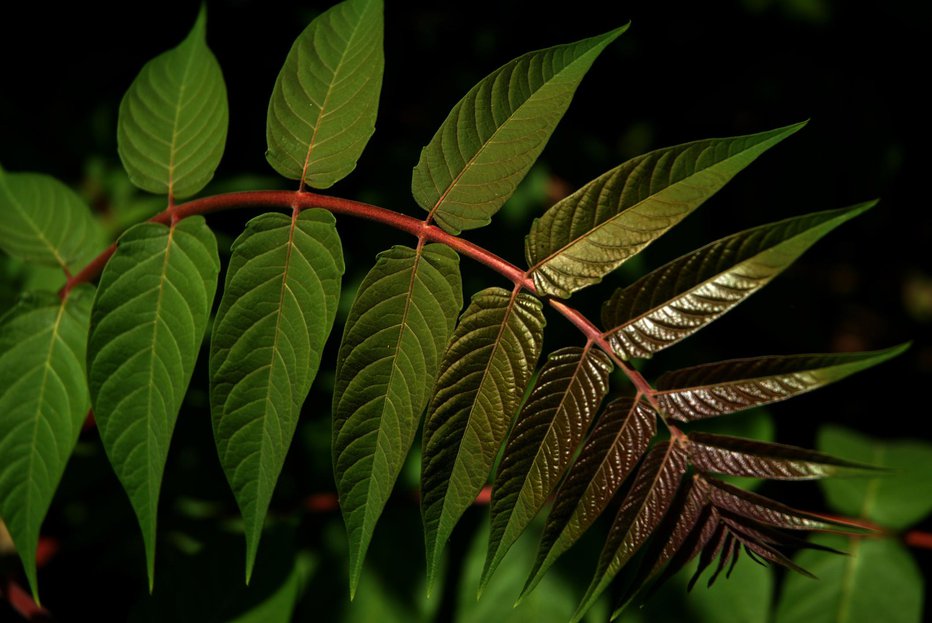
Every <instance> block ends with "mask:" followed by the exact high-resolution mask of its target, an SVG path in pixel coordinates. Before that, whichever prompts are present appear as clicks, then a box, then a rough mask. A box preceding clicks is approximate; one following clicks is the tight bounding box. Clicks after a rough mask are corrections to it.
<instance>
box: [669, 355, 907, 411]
mask: <svg viewBox="0 0 932 623" xmlns="http://www.w3.org/2000/svg"><path fill="white" fill-rule="evenodd" d="M907 348H909V344H902V345H900V346H894V347H892V348H887V349H885V350H876V351H869V352H863V353H839V354H832V353H827V354H817V355H788V356H776V357H754V358H750V359H731V360H728V361H719V362H716V363H707V364H703V365H699V366H694V367H692V368H684V369H682V370H676V371H674V372H667V373H665V374H663V375H662V376H660V378H658V379H657V384H656V387H657V389H658V392H657V394H656V398H657V402H658V403H659V404H660V408H661V409H662V411H663V414H664V415H665V416H667V417H672V418H673V419H675V420H681V421H683V422H688V421H691V420H701V419H704V418H709V417H715V416H718V415H725V414H727V413H734V412H735V411H742V410H744V409H750V408H751V407H757V406H760V405H765V404H769V403H771V402H778V401H780V400H786V399H787V398H792V397H793V396H796V395H798V394H802V393H804V392H808V391H812V390H814V389H818V388H819V387H822V386H824V385H828V384H829V383H833V382H835V381H839V380H841V379H843V378H845V377H846V376H848V375H851V374H854V373H855V372H860V371H861V370H866V369H867V368H870V367H872V366H875V365H877V364H878V363H882V362H884V361H886V360H888V359H890V358H892V357H896V356H897V355H899V354H900V353H902V352H903V351H905V350H906V349H907Z"/></svg>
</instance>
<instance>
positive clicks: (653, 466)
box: [573, 441, 686, 623]
mask: <svg viewBox="0 0 932 623" xmlns="http://www.w3.org/2000/svg"><path fill="white" fill-rule="evenodd" d="M685 472H686V452H685V451H684V450H683V448H682V447H680V445H679V443H678V442H677V441H665V442H663V443H661V444H658V445H657V446H655V447H654V448H653V449H652V450H651V451H650V453H649V454H648V455H647V456H646V457H645V458H644V462H643V463H642V464H641V467H640V468H639V469H638V473H637V475H636V476H635V478H634V483H633V484H632V485H631V490H630V491H629V492H628V495H627V496H626V497H625V499H624V501H623V502H622V503H621V508H620V509H618V515H617V516H616V517H615V522H614V523H613V524H612V527H611V528H610V529H609V532H608V539H607V540H606V541H605V546H604V547H603V548H602V554H601V555H600V556H599V564H598V567H597V568H596V572H595V576H594V577H593V579H592V583H591V584H590V585H589V588H588V589H587V590H586V594H585V595H584V596H583V598H582V601H581V603H580V605H579V608H577V610H576V614H575V615H573V621H574V623H575V621H579V620H580V619H581V618H582V615H583V614H585V613H586V611H587V610H588V609H589V608H590V607H591V606H592V604H593V603H595V600H596V599H597V598H598V597H599V595H601V594H602V591H604V590H605V589H606V588H607V587H608V585H609V584H610V583H611V581H612V580H613V579H614V577H615V576H616V575H617V574H618V572H619V571H620V570H621V568H622V567H623V566H624V565H625V564H627V562H628V561H629V560H631V558H632V557H633V556H634V554H635V553H637V551H638V549H640V547H641V546H642V545H643V544H644V542H645V541H646V540H647V538H648V537H649V536H650V535H651V533H653V531H654V530H655V529H656V528H657V526H658V525H659V524H660V521H661V520H662V519H663V517H664V515H666V513H667V509H668V508H669V507H670V504H671V503H672V502H673V500H674V498H675V497H676V492H677V490H678V489H679V486H680V480H682V477H683V474H684V473H685Z"/></svg>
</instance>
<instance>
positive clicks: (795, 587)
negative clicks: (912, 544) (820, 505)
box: [774, 534, 924, 623]
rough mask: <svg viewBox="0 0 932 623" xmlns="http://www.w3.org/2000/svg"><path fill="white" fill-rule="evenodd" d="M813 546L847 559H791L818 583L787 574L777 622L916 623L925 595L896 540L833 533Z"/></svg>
mask: <svg viewBox="0 0 932 623" xmlns="http://www.w3.org/2000/svg"><path fill="white" fill-rule="evenodd" d="M812 540H813V541H814V542H815V543H818V544H820V545H824V546H828V547H832V548H835V549H840V550H842V551H844V552H846V553H847V554H848V555H847V556H838V555H837V554H832V553H828V552H822V551H812V550H804V551H802V552H800V553H799V555H798V556H796V557H795V558H794V561H795V562H796V563H797V564H799V565H800V566H802V567H804V568H806V569H808V570H809V571H811V572H812V573H813V574H814V575H815V576H816V577H817V578H819V579H818V581H815V582H814V581H812V580H811V579H810V578H807V577H804V576H801V575H799V574H796V573H790V574H787V576H786V581H785V582H784V584H783V590H782V592H781V595H780V601H779V603H778V604H777V609H776V617H775V618H774V620H775V622H776V623H874V622H875V621H884V623H919V622H920V621H922V620H923V618H922V602H923V595H924V588H923V580H922V574H921V572H920V570H919V568H918V566H917V565H916V562H915V561H914V560H913V558H912V556H911V555H910V553H909V552H908V551H907V550H906V549H905V548H904V547H903V546H902V545H901V544H900V543H898V542H897V541H896V540H894V539H890V538H886V539H850V540H849V539H846V538H845V537H842V536H838V535H833V534H820V535H818V536H815V537H813V539H812Z"/></svg>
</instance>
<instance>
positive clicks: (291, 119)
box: [265, 0, 385, 188]
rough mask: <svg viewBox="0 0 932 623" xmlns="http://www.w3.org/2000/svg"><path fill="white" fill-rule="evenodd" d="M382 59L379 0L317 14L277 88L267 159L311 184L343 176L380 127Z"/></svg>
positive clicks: (351, 1) (353, 0) (350, 1)
mask: <svg viewBox="0 0 932 623" xmlns="http://www.w3.org/2000/svg"><path fill="white" fill-rule="evenodd" d="M384 66H385V56H384V54H383V52H382V2H381V0H347V1H346V2H341V3H339V4H337V5H335V6H334V7H332V8H331V9H330V10H328V11H325V12H324V13H322V14H321V15H320V16H318V17H317V18H316V19H314V20H313V21H312V22H311V23H310V24H309V25H308V26H307V28H305V29H304V31H303V32H302V33H301V34H300V35H299V36H298V38H297V40H295V42H294V45H292V46H291V50H290V51H289V52H288V57H287V58H286V59H285V65H284V66H283V67H282V70H281V72H279V74H278V79H277V80H276V81H275V88H274V89H273V90H272V98H271V100H270V101H269V114H268V124H267V126H266V140H267V141H268V144H269V149H268V151H267V152H266V154H265V157H266V159H267V160H268V161H269V164H271V165H272V167H273V168H274V169H275V170H276V171H278V172H279V173H281V174H282V175H284V176H285V177H287V178H290V179H295V180H301V182H302V185H303V184H305V183H306V184H307V185H308V186H312V187H314V188H329V187H330V186H332V185H333V184H334V183H335V182H338V181H340V180H341V179H343V178H344V177H346V176H347V175H348V174H349V173H350V172H351V171H352V170H353V169H355V168H356V161H357V160H359V156H360V154H362V150H363V149H364V148H365V146H366V143H367V142H369V138H370V137H371V136H372V134H373V132H375V118H376V113H377V112H378V108H379V91H380V90H381V88H382V71H383V68H384Z"/></svg>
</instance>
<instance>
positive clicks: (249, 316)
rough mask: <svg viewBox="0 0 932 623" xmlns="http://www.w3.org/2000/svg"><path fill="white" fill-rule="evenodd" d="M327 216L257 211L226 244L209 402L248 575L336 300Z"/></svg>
mask: <svg viewBox="0 0 932 623" xmlns="http://www.w3.org/2000/svg"><path fill="white" fill-rule="evenodd" d="M335 223H336V220H335V219H334V218H333V215H332V214H330V213H329V212H326V211H324V210H318V209H313V210H305V211H303V212H301V213H300V214H296V215H295V216H294V217H292V216H286V215H284V214H279V213H270V214H262V215H260V216H257V217H256V218H254V219H252V220H251V221H249V223H248V224H247V226H246V231H245V232H243V233H242V234H241V235H240V236H239V237H238V238H237V239H236V241H235V242H234V243H233V248H232V257H231V258H230V267H229V269H228V271H227V276H226V281H225V283H224V288H223V298H222V299H221V301H220V307H219V309H218V310H217V318H216V319H215V321H214V327H213V331H212V333H211V344H210V411H211V419H212V421H213V428H214V439H215V440H216V443H217V452H218V453H219V455H220V463H221V465H223V470H224V472H225V473H226V476H227V481H228V482H229V483H230V487H231V488H232V489H233V494H234V496H235V497H236V502H237V504H238V505H239V508H240V512H241V513H242V515H243V522H244V524H245V533H246V578H247V581H248V579H249V577H250V576H251V574H252V569H253V565H254V563H255V558H256V551H257V550H258V547H259V538H260V536H261V535H262V526H263V523H264V521H265V515H266V512H267V510H268V507H269V501H270V500H271V499H272V492H273V491H274V489H275V483H276V481H277V480H278V475H279V473H280V472H281V469H282V465H283V464H284V462H285V455H286V454H287V452H288V447H289V446H290V445H291V438H292V436H293V435H294V431H295V427H296V426H297V424H298V416H299V415H300V413H301V405H302V404H303V403H304V399H305V398H306V397H307V394H308V392H309V391H310V389H311V383H312V382H313V380H314V377H315V376H316V374H317V368H318V366H319V365H320V358H321V353H322V351H323V348H324V343H325V342H326V341H327V337H328V336H329V335H330V329H331V328H332V327H333V320H334V318H335V316H336V310H337V304H338V302H339V300H340V280H341V279H342V276H343V251H342V247H341V245H340V238H339V236H338V235H337V230H336V225H335Z"/></svg>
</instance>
